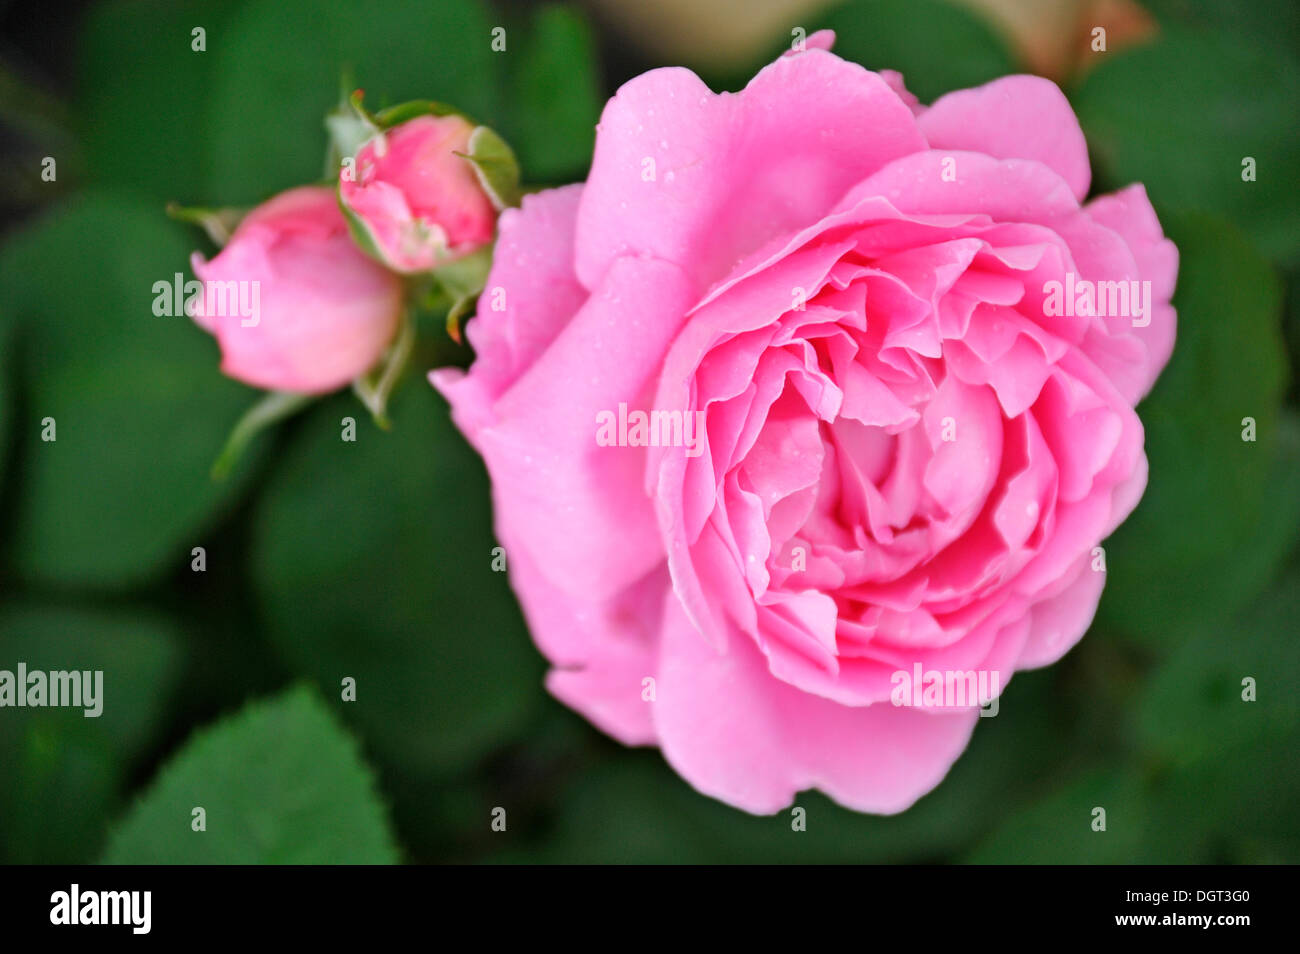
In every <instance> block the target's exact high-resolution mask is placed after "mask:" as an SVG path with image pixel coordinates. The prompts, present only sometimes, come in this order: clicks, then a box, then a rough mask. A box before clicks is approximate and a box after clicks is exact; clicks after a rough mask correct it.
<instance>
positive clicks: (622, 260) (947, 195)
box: [432, 36, 1177, 813]
mask: <svg viewBox="0 0 1300 954" xmlns="http://www.w3.org/2000/svg"><path fill="white" fill-rule="evenodd" d="M827 41H828V38H827V37H825V36H818V37H815V38H813V39H812V40H811V41H810V44H809V45H810V48H809V49H808V50H806V51H804V52H800V53H797V54H794V55H787V56H785V57H782V58H781V59H779V60H778V61H776V62H775V63H773V64H771V65H770V66H768V67H767V68H766V69H764V70H763V71H762V72H760V73H759V74H758V75H757V76H756V77H755V78H754V79H753V80H752V81H751V82H750V84H749V85H748V86H747V87H746V88H745V89H744V90H743V91H742V92H740V93H738V94H734V95H732V94H725V93H724V94H719V95H715V94H714V93H712V92H711V91H710V90H709V89H708V88H707V87H706V86H705V85H704V84H703V83H701V81H700V80H699V79H698V78H697V77H696V76H695V75H694V74H692V73H691V72H689V71H686V70H682V69H660V70H655V71H653V72H650V73H647V74H645V75H643V76H640V77H638V78H636V79H634V80H632V81H631V82H629V83H627V84H626V85H625V86H624V87H623V88H622V89H621V90H620V91H619V92H618V94H617V95H616V96H615V98H614V99H613V100H611V101H610V102H609V104H608V105H607V106H606V108H605V110H604V114H603V116H602V118H601V122H600V125H599V127H598V134H597V143H596V150H595V156H594V160H593V163H592V168H591V173H590V176H589V178H588V180H587V182H586V183H585V184H582V185H575V186H569V187H565V188H560V189H555V190H551V191H548V192H543V193H540V194H537V195H533V196H530V197H528V198H527V199H526V200H525V202H524V205H523V207H522V209H521V210H518V211H509V212H506V213H505V214H504V215H503V217H502V219H501V228H500V239H499V243H498V247H497V251H496V257H495V262H494V265H493V269H492V272H491V274H490V276H489V278H488V282H487V287H486V289H485V292H484V295H483V297H482V299H481V300H480V303H479V309H478V314H477V316H476V317H475V318H474V319H473V320H472V321H471V322H470V324H469V326H468V329H467V333H468V337H469V339H470V341H471V343H472V344H473V346H474V348H475V352H476V358H475V361H474V363H473V365H472V367H471V368H470V370H469V371H468V373H463V372H460V371H456V370H451V369H444V370H439V371H436V372H434V374H433V375H432V379H433V382H434V384H435V385H436V386H437V387H438V388H439V389H440V390H441V391H442V392H443V393H444V394H445V395H446V397H447V398H448V400H449V401H450V403H451V406H452V410H453V415H454V418H455V420H456V422H457V424H458V426H459V427H460V428H461V430H462V431H463V432H464V434H465V435H466V437H467V438H468V439H469V441H470V442H471V443H472V444H473V445H474V446H475V447H476V448H477V449H478V450H479V452H480V453H481V454H482V456H483V458H484V460H485V462H486V464H487V467H488V470H489V473H490V475H491V478H492V483H493V494H494V503H495V512H496V526H497V532H498V535H499V537H500V539H501V542H502V543H503V544H504V546H505V548H506V552H507V554H508V556H509V560H510V564H509V568H510V576H511V581H512V585H513V586H514V588H515V590H516V592H517V594H518V596H519V599H520V602H521V604H522V606H523V609H524V611H525V614H526V616H527V619H528V621H529V624H530V626H531V629H532V632H533V634H534V637H535V639H536V641H537V643H538V646H539V647H540V648H541V650H542V652H543V653H545V655H546V656H547V657H548V658H549V659H550V661H551V662H552V663H553V665H554V669H553V670H552V671H551V673H550V675H549V677H548V685H549V688H550V689H551V691H552V692H553V693H554V694H555V695H556V696H558V697H559V698H560V699H561V700H563V701H564V702H565V703H567V704H568V705H570V706H572V707H573V708H575V709H577V710H578V711H579V712H581V713H583V714H584V715H585V716H586V717H587V718H589V719H590V720H591V721H592V722H594V723H595V724H596V725H597V726H599V727H600V728H601V729H603V730H604V731H606V732H608V733H609V734H610V735H613V736H614V737H616V738H618V739H620V740H622V741H623V742H625V743H628V744H651V745H658V746H659V747H660V748H661V749H662V751H663V753H664V755H665V757H666V758H667V759H668V761H669V762H670V763H671V764H672V765H673V766H674V767H675V768H676V770H677V771H678V772H679V773H680V774H681V775H682V776H684V777H685V778H686V779H687V780H688V781H689V782H690V783H691V784H692V785H694V786H695V787H696V788H697V789H699V790H700V791H702V792H705V793H707V794H709V795H712V796H715V797H717V798H719V799H722V800H724V801H726V802H729V803H730V804H732V805H735V806H738V807H740V808H743V809H745V810H748V811H750V812H756V813H767V812H773V811H776V810H779V809H780V808H782V807H783V806H785V805H787V804H789V802H790V801H791V798H792V797H793V795H794V794H795V793H796V792H798V791H799V790H801V789H805V788H809V787H816V788H819V789H821V790H823V791H824V792H826V793H827V794H828V795H830V796H831V797H832V798H834V799H835V800H836V801H838V802H840V803H842V804H844V805H846V806H849V807H851V808H854V809H858V810H861V811H868V812H879V813H890V812H897V811H901V810H903V809H905V808H906V807H908V806H909V805H910V804H911V803H912V802H913V801H915V800H916V799H917V798H918V797H919V796H921V795H922V794H924V793H925V792H926V791H928V790H929V789H930V788H932V787H933V786H934V785H936V784H937V783H938V782H939V780H940V779H941V778H942V777H943V776H944V774H945V773H946V772H947V770H948V768H949V767H950V765H951V764H952V762H953V761H954V760H955V759H956V758H957V756H958V755H959V754H960V753H961V751H962V750H963V748H964V747H965V745H966V743H967V741H968V739H969V736H970V734H971V731H972V728H973V726H974V725H975V722H976V721H977V714H978V708H977V707H976V706H974V705H971V704H970V701H969V700H968V702H967V704H966V705H964V706H960V707H952V706H945V705H943V704H932V700H919V701H920V704H919V705H917V706H914V707H900V706H896V705H894V704H891V699H890V696H891V688H892V687H893V686H894V685H895V674H896V673H899V672H908V673H910V672H912V671H913V668H914V667H915V666H916V665H917V664H920V665H921V666H922V667H923V669H924V670H925V671H926V672H931V671H980V672H987V673H991V674H995V675H996V676H997V679H998V684H1000V685H1001V686H1005V684H1006V682H1007V681H1008V680H1009V679H1010V677H1011V675H1012V674H1013V673H1014V672H1015V671H1016V670H1019V669H1025V668H1032V667H1038V666H1043V665H1046V664H1048V663H1050V662H1052V661H1054V660H1056V659H1057V658H1059V657H1060V656H1061V655H1062V654H1063V653H1065V652H1066V651H1067V650H1068V649H1069V648H1070V647H1071V646H1072V645H1074V643H1075V642H1076V641H1077V640H1078V639H1079V638H1080V637H1081V636H1082V635H1083V633H1084V631H1085V630H1086V629H1087V627H1088V625H1089V623H1090V621H1091V619H1092V615H1093V613H1094V610H1095V608H1096V604H1097V600H1098V598H1099V594H1100V592H1101V588H1102V584H1103V581H1104V575H1105V574H1104V572H1103V571H1102V568H1101V565H1100V564H1099V560H1098V557H1097V556H1096V555H1095V554H1094V548H1095V547H1096V546H1097V545H1098V544H1099V542H1100V541H1101V540H1103V539H1104V538H1105V537H1106V536H1107V535H1108V534H1109V533H1110V532H1111V531H1112V530H1113V529H1114V528H1115V527H1116V525H1117V524H1118V523H1119V522H1120V521H1122V520H1123V519H1124V517H1125V516H1126V515H1127V514H1128V513H1129V512H1130V511H1131V510H1132V508H1133V507H1134V506H1135V505H1136V503H1137V501H1138V499H1139V497H1140V496H1141V494H1142V491H1143V488H1144V486H1145V482H1146V477H1147V471H1146V459H1145V456H1144V454H1143V431H1142V425H1141V422H1140V421H1139V419H1138V417H1137V415H1136V414H1135V412H1134V410H1133V407H1134V404H1135V403H1136V402H1137V401H1138V400H1139V399H1140V398H1141V397H1142V396H1143V395H1144V394H1145V393H1146V392H1147V390H1148V389H1149V388H1150V387H1151V384H1152V382H1153V381H1154V379H1155V377H1156V375H1157V374H1158V373H1159V371H1160V369H1161V368H1162V367H1163V365H1164V364H1165V362H1166V360H1167V359H1168V357H1169V354H1170V351H1171V349H1172V347H1173V339H1174V323H1175V316H1174V311H1173V309H1172V308H1171V307H1170V305H1169V298H1170V295H1171V293H1172V290H1173V285H1174V279H1175V275H1176V271H1177V252H1176V250H1175V249H1174V247H1173V246H1172V245H1171V243H1169V242H1168V241H1167V240H1165V239H1164V237H1163V234H1162V231H1161V228H1160V225H1159V223H1158V221H1157V219H1156V216H1155V214H1154V212H1153V211H1152V209H1151V206H1150V204H1149V203H1148V201H1147V198H1146V194H1145V191H1144V190H1143V189H1142V187H1141V186H1134V187H1130V188H1128V189H1125V190H1123V191H1121V192H1119V193H1117V194H1114V195H1110V196H1106V197H1102V198H1099V199H1095V200H1094V201H1092V202H1089V203H1087V204H1086V205H1081V203H1082V202H1083V200H1084V198H1085V195H1086V194H1087V191H1088V186H1089V181H1090V170H1089V165H1088V158H1087V151H1086V146H1085V143H1084V139H1083V136H1082V133H1081V132H1080V130H1079V126H1078V124H1077V122H1076V120H1075V117H1074V115H1073V113H1072V111H1071V109H1070V107H1069V105H1068V104H1067V102H1066V100H1065V98H1064V96H1062V94H1061V92H1060V91H1059V90H1058V89H1057V87H1056V86H1055V85H1054V84H1052V83H1051V82H1049V81H1046V80H1042V79H1038V78H1035V77H1030V76H1011V77H1006V78H1004V79H1000V80H997V81H995V82H992V83H990V84H988V85H986V86H983V87H980V88H977V89H970V90H964V91H960V92H955V93H952V94H950V95H947V96H944V97H942V98H941V99H939V100H938V101H936V102H935V103H934V104H933V105H932V106H930V107H929V108H925V107H922V106H920V105H919V104H917V103H916V100H915V99H914V98H913V97H911V96H910V95H909V94H907V93H906V91H905V90H904V88H903V86H902V82H901V79H900V78H899V77H898V76H897V75H896V74H894V75H890V74H885V75H878V74H876V73H872V72H869V71H867V70H865V69H863V68H861V67H859V66H857V65H854V64H852V63H849V62H846V61H844V60H841V59H839V58H838V57H836V56H834V55H833V54H832V53H830V52H829V51H828V50H827V49H825V47H827V46H828V45H829V44H828V42H827ZM1053 282H1061V283H1062V285H1063V286H1064V285H1065V284H1066V283H1067V282H1068V283H1070V284H1069V286H1068V287H1071V288H1073V287H1076V286H1079V287H1082V286H1083V285H1086V284H1087V283H1100V282H1138V283H1141V282H1150V285H1148V286H1146V287H1147V289H1149V292H1150V305H1149V308H1148V309H1147V311H1146V313H1145V314H1143V315H1142V316H1141V317H1140V318H1139V317H1138V316H1136V315H1118V316H1116V315H1109V316H1104V317H1103V316H1101V315H1100V314H1098V315H1090V314H1088V313H1087V312H1088V308H1087V307H1086V303H1085V302H1084V301H1083V300H1082V299H1081V300H1080V302H1079V307H1078V308H1077V309H1076V308H1070V309H1069V310H1068V311H1067V312H1066V313H1065V314H1058V313H1056V312H1059V311H1060V309H1059V308H1058V309H1053V308H1052V307H1050V306H1047V305H1046V302H1047V300H1048V298H1049V297H1050V294H1049V288H1050V287H1051V285H1052V283H1053ZM1111 287H1112V288H1115V287H1119V286H1111ZM1125 287H1127V286H1125ZM1133 287H1134V288H1137V287H1138V286H1133ZM1098 310H1099V311H1100V309H1098ZM620 405H626V406H627V407H628V408H633V409H640V410H642V411H644V412H654V411H659V412H661V416H660V422H661V423H662V422H664V421H667V420H669V419H670V417H671V415H672V414H673V413H674V412H677V413H679V414H680V415H682V416H683V417H682V419H683V420H689V419H690V417H692V416H693V414H694V413H695V412H701V411H702V412H704V421H705V426H704V433H703V435H702V439H701V444H700V446H701V447H702V448H703V453H700V454H698V456H693V455H691V454H688V453H687V448H685V447H684V446H681V442H680V441H677V440H676V439H675V438H676V435H675V434H674V433H671V432H669V431H667V429H666V428H660V429H659V432H658V435H657V437H658V439H656V438H655V437H654V436H650V437H647V435H646V434H645V433H644V432H642V433H641V434H640V435H636V434H631V433H629V434H626V435H622V437H625V438H626V439H625V440H622V443H624V444H626V445H630V446H612V447H610V446H602V445H601V443H599V442H598V441H597V440H596V433H597V420H598V419H599V418H600V417H601V416H602V415H608V414H609V413H611V412H616V411H617V410H618V409H619V407H620ZM606 419H608V418H607V417H606ZM665 434H667V437H668V438H669V439H665ZM656 443H657V444H658V445H659V446H653V445H654V444H656ZM647 445H651V446H647Z"/></svg>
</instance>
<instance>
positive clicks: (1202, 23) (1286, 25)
mask: <svg viewBox="0 0 1300 954" xmlns="http://www.w3.org/2000/svg"><path fill="white" fill-rule="evenodd" d="M1142 6H1143V7H1145V8H1146V9H1147V11H1148V12H1150V13H1153V14H1155V16H1156V19H1157V20H1159V21H1160V22H1161V24H1162V25H1164V26H1166V27H1196V28H1200V29H1205V30H1212V31H1214V32H1216V33H1225V34H1228V35H1230V36H1233V37H1240V38H1241V39H1243V40H1246V41H1249V42H1250V43H1252V44H1256V43H1264V44H1268V45H1271V46H1274V47H1276V48H1277V49H1278V50H1280V51H1282V52H1285V53H1286V54H1287V55H1288V56H1295V55H1296V50H1300V6H1297V5H1296V4H1295V3H1294V2H1293V0H1251V2H1250V3H1231V4H1229V3H1223V2H1222V0H1143V3H1142Z"/></svg>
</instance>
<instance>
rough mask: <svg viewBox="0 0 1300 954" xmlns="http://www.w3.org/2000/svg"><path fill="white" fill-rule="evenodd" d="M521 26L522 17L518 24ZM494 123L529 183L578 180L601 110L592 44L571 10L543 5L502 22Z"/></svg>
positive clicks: (588, 31) (582, 19) (587, 160)
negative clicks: (499, 103) (500, 72)
mask: <svg viewBox="0 0 1300 954" xmlns="http://www.w3.org/2000/svg"><path fill="white" fill-rule="evenodd" d="M521 20H522V17H521ZM507 22H509V23H510V26H508V27H507V28H506V29H507V36H506V39H507V44H506V49H505V50H504V51H503V52H501V53H496V54H494V56H495V57H496V59H497V61H498V62H499V63H500V64H501V65H502V66H503V68H504V70H505V78H504V83H505V86H504V92H503V95H502V108H501V110H500V117H499V119H498V117H497V115H496V114H494V115H493V116H491V117H486V118H490V119H491V120H492V125H493V126H495V127H497V128H499V129H500V130H501V131H502V133H504V135H505V137H506V138H507V139H508V140H509V141H510V143H511V145H512V146H513V147H514V149H515V152H516V153H518V155H519V158H520V163H521V165H522V166H523V169H524V177H525V178H526V179H527V180H528V181H529V182H556V183H558V182H570V181H573V180H574V179H582V178H585V174H586V171H587V169H588V168H589V167H590V165H591V153H592V149H593V147H594V146H595V141H596V123H597V121H598V120H599V119H600V110H601V107H602V105H603V104H604V99H603V97H602V96H601V91H600V80H599V76H598V75H597V69H596V50H595V48H596V43H595V39H594V37H593V36H592V30H591V28H590V26H589V25H588V23H587V20H586V18H585V17H584V16H583V14H582V13H581V11H580V10H578V9H577V8H576V7H572V6H565V5H560V4H546V5H543V6H541V7H539V8H538V9H536V10H530V11H529V12H528V14H527V20H526V21H523V22H520V20H515V19H512V18H509V17H508V18H507Z"/></svg>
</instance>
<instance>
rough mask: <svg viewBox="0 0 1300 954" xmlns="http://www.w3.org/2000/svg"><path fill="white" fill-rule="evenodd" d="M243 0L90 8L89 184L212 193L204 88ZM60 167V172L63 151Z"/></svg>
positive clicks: (86, 39) (162, 0) (81, 105)
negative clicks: (199, 31)
mask: <svg viewBox="0 0 1300 954" xmlns="http://www.w3.org/2000/svg"><path fill="white" fill-rule="evenodd" d="M238 6H239V3H238V0H189V2H186V3H184V4H179V3H174V2H172V0H110V2H108V3H99V4H95V5H93V6H91V7H90V8H89V9H88V10H87V16H86V18H85V21H84V25H83V27H82V29H81V31H80V42H79V46H80V51H81V55H80V56H79V57H78V58H77V60H76V62H77V63H78V66H79V80H80V82H79V84H78V86H79V89H80V94H79V95H78V97H77V103H76V107H77V109H76V112H77V115H78V116H79V117H80V118H81V120H82V129H81V133H82V139H83V141H84V142H85V147H86V153H87V160H88V161H87V172H88V173H89V174H90V176H91V179H92V181H93V182H97V183H103V184H106V185H121V186H129V187H131V188H132V189H135V190H137V191H139V192H142V193H144V194H147V195H149V196H151V197H154V198H156V199H158V200H163V201H165V200H168V199H180V200H183V201H197V200H201V199H204V198H206V196H204V194H203V193H204V190H205V187H206V181H207V179H208V177H209V175H210V170H211V168H212V160H213V156H212V154H211V150H210V149H209V148H206V146H207V139H206V136H205V132H206V129H207V127H208V123H209V121H210V117H209V113H208V108H207V107H208V91H209V90H210V89H211V86H212V80H213V76H214V65H215V63H216V61H217V58H218V57H219V55H220V52H219V51H220V50H222V49H223V48H224V47H225V45H226V44H227V42H228V32H227V28H228V25H229V22H230V19H231V15H232V13H233V12H234V11H235V10H236V9H237V8H238ZM199 27H201V28H203V29H204V30H205V31H206V36H205V45H206V47H207V49H206V52H199V51H196V50H194V49H193V44H194V37H193V36H192V33H191V31H193V30H194V29H196V28H199ZM217 119H218V121H223V119H222V117H217ZM59 167H60V172H62V167H63V160H62V159H60V160H59ZM257 198H261V197H260V196H258V197H257Z"/></svg>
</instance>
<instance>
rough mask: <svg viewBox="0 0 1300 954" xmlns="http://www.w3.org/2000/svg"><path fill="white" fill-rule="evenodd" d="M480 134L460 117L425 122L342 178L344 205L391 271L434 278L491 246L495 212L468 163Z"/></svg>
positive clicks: (378, 141) (388, 136) (366, 149)
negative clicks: (430, 273) (433, 273)
mask: <svg viewBox="0 0 1300 954" xmlns="http://www.w3.org/2000/svg"><path fill="white" fill-rule="evenodd" d="M473 131H474V127H473V126H472V125H470V123H469V122H468V121H466V120H465V119H463V118H461V117H460V116H420V117H418V118H416V119H412V120H410V121H408V122H405V123H402V124H401V125H399V126H396V127H394V128H393V129H390V130H389V131H388V132H386V133H384V134H383V135H382V136H377V137H376V138H374V139H372V140H371V141H370V142H368V143H367V144H366V145H364V146H363V147H361V149H360V150H359V151H358V152H357V156H356V162H355V164H354V168H353V169H351V170H349V169H348V168H347V167H345V168H344V169H343V171H342V172H341V173H340V178H339V196H340V198H341V199H342V201H343V203H344V205H345V206H346V207H347V208H348V209H350V210H351V211H352V213H353V214H354V215H355V216H356V218H357V220H358V222H359V223H360V225H361V227H362V229H364V231H365V233H366V235H365V236H364V240H365V241H366V243H367V244H368V245H370V246H371V247H372V248H373V250H374V252H375V254H376V256H377V257H378V258H379V259H380V260H381V261H383V262H384V264H386V265H388V266H389V267H390V268H394V269H396V270H398V271H400V272H422V271H427V270H429V269H431V268H433V267H435V266H436V265H439V264H441V263H442V262H445V261H449V260H451V259H454V258H458V257H460V256H462V255H465V254H467V253H468V252H472V251H474V250H475V249H477V248H479V247H480V246H482V245H484V244H486V243H487V242H489V241H491V239H492V231H493V229H494V227H495V225H496V217H497V212H496V208H495V207H494V206H493V205H492V201H491V199H489V198H488V196H487V193H485V192H484V191H483V188H482V186H481V185H480V184H479V181H478V177H477V175H476V174H475V172H474V168H473V166H472V165H471V164H470V163H469V162H468V161H467V160H466V159H464V158H463V154H464V153H466V152H468V147H469V138H470V134H471V133H473ZM457 153H461V154H462V155H457Z"/></svg>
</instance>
